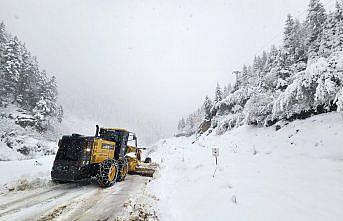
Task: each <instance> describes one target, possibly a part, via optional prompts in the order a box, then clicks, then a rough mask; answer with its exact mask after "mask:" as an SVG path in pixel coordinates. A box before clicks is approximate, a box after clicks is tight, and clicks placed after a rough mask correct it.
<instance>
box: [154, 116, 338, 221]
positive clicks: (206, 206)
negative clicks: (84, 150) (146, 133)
mask: <svg viewBox="0 0 343 221" xmlns="http://www.w3.org/2000/svg"><path fill="white" fill-rule="evenodd" d="M194 141H195V142H194ZM193 142H194V143H193ZM342 144H343V115H341V114H340V113H328V114H322V115H317V116H314V117H311V118H308V119H306V120H296V121H293V122H291V123H288V122H279V123H278V124H277V125H276V126H273V127H268V128H259V129H257V128H253V127H250V126H242V127H239V128H236V129H234V130H231V131H229V132H227V133H225V134H224V135H222V136H215V135H213V134H210V135H209V136H201V137H200V138H198V139H196V138H195V137H189V138H185V137H180V138H171V139H167V140H164V141H160V142H159V143H157V144H156V145H155V147H154V149H155V152H153V153H151V157H152V159H153V160H154V161H157V162H158V163H160V166H161V171H160V172H161V176H160V177H159V178H157V179H156V180H154V181H153V182H152V184H151V185H152V186H151V188H152V191H153V194H155V195H157V196H158V197H159V198H160V200H159V201H158V202H159V204H158V206H159V210H160V213H161V214H160V219H161V220H165V221H168V220H218V221H219V220H263V221H265V220H287V221H288V220H311V221H315V220H332V221H335V220H337V221H338V220H342V219H343V211H342V205H343V185H342V183H343V146H342ZM156 147H158V148H156ZM212 147H217V148H219V153H220V155H219V159H218V162H219V163H218V167H217V168H216V165H215V160H214V157H213V156H212V151H211V148H212Z"/></svg>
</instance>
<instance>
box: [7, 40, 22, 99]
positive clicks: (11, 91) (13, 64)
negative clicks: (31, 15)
mask: <svg viewBox="0 0 343 221" xmlns="http://www.w3.org/2000/svg"><path fill="white" fill-rule="evenodd" d="M21 50H22V47H21V43H20V42H19V40H18V38H17V37H16V36H15V37H14V38H12V39H10V40H9V41H8V42H7V43H6V44H5V51H4V57H3V59H4V60H3V63H4V64H3V65H4V66H3V71H4V74H3V78H4V89H5V93H6V94H5V96H6V97H7V98H9V102H11V103H13V102H15V100H14V98H15V97H16V95H15V93H16V85H17V83H18V81H19V75H20V72H19V71H20V70H21V67H22V56H21V55H22V51H21Z"/></svg>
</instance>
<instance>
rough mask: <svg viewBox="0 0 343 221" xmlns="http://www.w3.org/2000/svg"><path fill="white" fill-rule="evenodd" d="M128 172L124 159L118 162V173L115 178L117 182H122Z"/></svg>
mask: <svg viewBox="0 0 343 221" xmlns="http://www.w3.org/2000/svg"><path fill="white" fill-rule="evenodd" d="M128 171H129V165H128V162H127V160H126V159H123V160H119V172H118V176H117V181H118V182H120V181H124V180H125V177H126V175H127V173H128Z"/></svg>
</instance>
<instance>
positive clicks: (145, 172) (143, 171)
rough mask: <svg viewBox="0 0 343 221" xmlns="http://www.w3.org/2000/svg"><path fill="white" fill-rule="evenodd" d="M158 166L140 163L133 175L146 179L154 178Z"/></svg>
mask: <svg viewBox="0 0 343 221" xmlns="http://www.w3.org/2000/svg"><path fill="white" fill-rule="evenodd" d="M156 168H157V164H154V163H139V165H137V167H136V168H135V171H133V174H136V175H140V176H146V177H153V176H154V173H155V171H156Z"/></svg>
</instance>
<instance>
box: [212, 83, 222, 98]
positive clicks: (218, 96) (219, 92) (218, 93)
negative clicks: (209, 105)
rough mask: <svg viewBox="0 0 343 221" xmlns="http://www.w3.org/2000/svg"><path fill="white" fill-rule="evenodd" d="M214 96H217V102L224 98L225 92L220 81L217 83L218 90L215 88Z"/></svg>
mask: <svg viewBox="0 0 343 221" xmlns="http://www.w3.org/2000/svg"><path fill="white" fill-rule="evenodd" d="M214 97H215V98H214V101H215V102H216V103H217V102H219V101H221V100H222V99H223V92H222V89H221V87H220V85H219V83H217V86H216V90H215V96H214Z"/></svg>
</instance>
